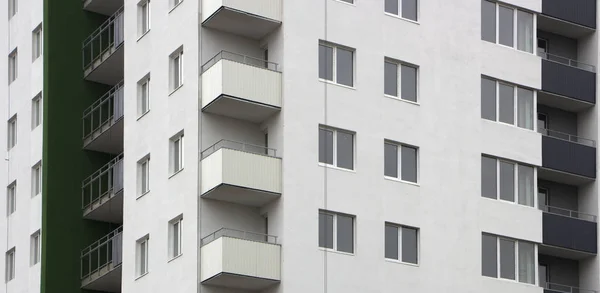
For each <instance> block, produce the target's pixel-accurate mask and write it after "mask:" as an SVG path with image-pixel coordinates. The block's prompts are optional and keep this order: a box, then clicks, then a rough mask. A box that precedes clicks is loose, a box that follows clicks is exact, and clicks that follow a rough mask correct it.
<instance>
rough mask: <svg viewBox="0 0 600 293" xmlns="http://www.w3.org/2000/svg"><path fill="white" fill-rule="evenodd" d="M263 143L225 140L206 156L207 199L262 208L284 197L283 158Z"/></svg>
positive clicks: (204, 184)
mask: <svg viewBox="0 0 600 293" xmlns="http://www.w3.org/2000/svg"><path fill="white" fill-rule="evenodd" d="M275 152H276V151H275V150H274V149H269V148H266V147H262V146H255V145H251V144H245V143H240V142H234V141H228V140H221V141H219V142H217V143H216V144H214V145H212V146H211V147H209V148H208V149H206V150H204V151H203V152H202V154H201V156H202V187H201V196H202V197H203V198H208V199H214V200H221V201H227V202H233V203H237V204H242V205H247V206H254V207H260V206H264V205H265V204H267V203H269V202H271V201H273V200H275V199H277V198H279V197H280V196H281V159H280V158H277V157H276V153H275Z"/></svg>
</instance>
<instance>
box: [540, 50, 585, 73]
mask: <svg viewBox="0 0 600 293" xmlns="http://www.w3.org/2000/svg"><path fill="white" fill-rule="evenodd" d="M538 56H539V57H542V59H545V60H548V61H552V62H555V63H560V64H564V65H567V66H571V67H575V68H579V69H583V70H585V71H590V72H596V67H595V66H594V65H591V64H587V63H583V62H579V61H577V60H573V59H570V58H567V57H563V56H559V55H554V54H550V53H544V52H538Z"/></svg>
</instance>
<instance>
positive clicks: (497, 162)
mask: <svg viewBox="0 0 600 293" xmlns="http://www.w3.org/2000/svg"><path fill="white" fill-rule="evenodd" d="M494 161H496V199H497V200H499V199H500V184H501V182H500V160H498V159H494Z"/></svg>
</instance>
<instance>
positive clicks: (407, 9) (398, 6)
mask: <svg viewBox="0 0 600 293" xmlns="http://www.w3.org/2000/svg"><path fill="white" fill-rule="evenodd" d="M385 12H386V13H390V14H393V15H396V16H400V17H402V18H405V19H409V20H412V21H417V17H418V16H417V15H418V2H417V0H385Z"/></svg>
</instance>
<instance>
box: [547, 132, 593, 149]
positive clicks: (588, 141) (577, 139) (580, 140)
mask: <svg viewBox="0 0 600 293" xmlns="http://www.w3.org/2000/svg"><path fill="white" fill-rule="evenodd" d="M538 132H539V133H541V134H542V135H545V136H549V137H554V138H557V139H561V140H565V141H570V142H574V143H577V144H581V145H587V146H591V147H596V141H594V140H592V139H589V138H582V137H579V136H576V135H572V134H568V133H564V132H560V131H556V130H550V129H545V128H542V129H538Z"/></svg>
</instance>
